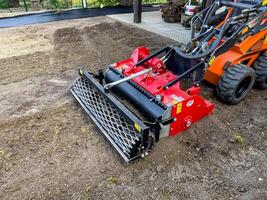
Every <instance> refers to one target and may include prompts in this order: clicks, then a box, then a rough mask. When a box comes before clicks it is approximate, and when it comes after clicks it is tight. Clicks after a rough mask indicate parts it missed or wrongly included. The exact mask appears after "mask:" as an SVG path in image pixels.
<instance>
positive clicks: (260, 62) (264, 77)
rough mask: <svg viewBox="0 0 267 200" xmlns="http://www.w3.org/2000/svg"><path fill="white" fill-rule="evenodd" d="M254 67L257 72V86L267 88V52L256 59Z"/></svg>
mask: <svg viewBox="0 0 267 200" xmlns="http://www.w3.org/2000/svg"><path fill="white" fill-rule="evenodd" d="M253 68H254V70H255V73H256V80H255V84H254V86H255V88H257V89H267V53H265V54H262V55H261V56H260V57H259V58H258V59H257V60H256V61H255V63H254V66H253Z"/></svg>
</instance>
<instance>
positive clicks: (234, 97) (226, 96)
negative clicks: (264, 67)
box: [216, 64, 255, 104]
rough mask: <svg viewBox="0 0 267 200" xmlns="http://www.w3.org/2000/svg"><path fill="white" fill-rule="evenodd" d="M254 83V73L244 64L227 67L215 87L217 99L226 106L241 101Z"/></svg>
mask: <svg viewBox="0 0 267 200" xmlns="http://www.w3.org/2000/svg"><path fill="white" fill-rule="evenodd" d="M254 82H255V72H254V70H253V69H252V68H249V67H247V66H246V65H244V64H238V65H233V66H230V67H228V68H227V69H226V70H225V72H224V74H223V76H222V78H221V79H220V81H219V85H218V87H217V90H216V91H217V94H218V96H219V98H220V99H221V100H222V101H224V102H226V103H228V104H238V103H239V102H240V101H242V100H243V99H244V98H245V97H246V96H247V94H248V93H249V91H250V90H251V88H252V86H253V84H254Z"/></svg>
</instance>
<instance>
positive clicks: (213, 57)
mask: <svg viewBox="0 0 267 200" xmlns="http://www.w3.org/2000/svg"><path fill="white" fill-rule="evenodd" d="M215 59H216V57H215V56H212V57H211V59H210V61H209V65H212V63H213V62H214V61H215Z"/></svg>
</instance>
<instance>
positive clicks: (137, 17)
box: [134, 0, 142, 23]
mask: <svg viewBox="0 0 267 200" xmlns="http://www.w3.org/2000/svg"><path fill="white" fill-rule="evenodd" d="M141 21H142V0H134V23H141Z"/></svg>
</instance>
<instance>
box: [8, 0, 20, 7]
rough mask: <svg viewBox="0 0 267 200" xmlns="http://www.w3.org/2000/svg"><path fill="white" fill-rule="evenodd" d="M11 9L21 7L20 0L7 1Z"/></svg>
mask: <svg viewBox="0 0 267 200" xmlns="http://www.w3.org/2000/svg"><path fill="white" fill-rule="evenodd" d="M7 1H8V6H9V7H10V8H14V7H19V0H7Z"/></svg>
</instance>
